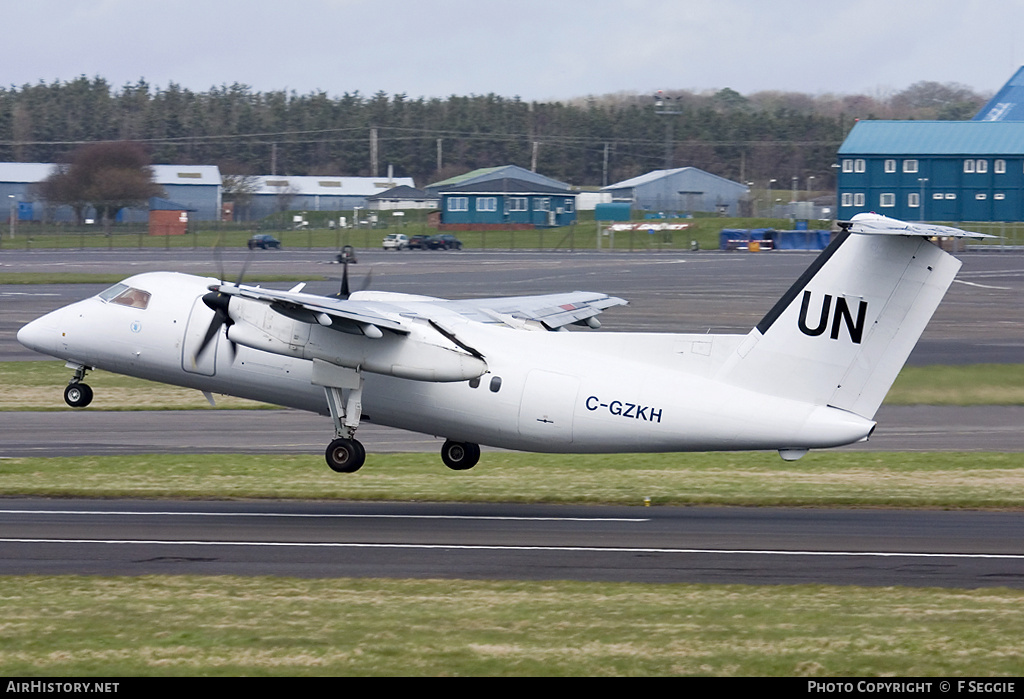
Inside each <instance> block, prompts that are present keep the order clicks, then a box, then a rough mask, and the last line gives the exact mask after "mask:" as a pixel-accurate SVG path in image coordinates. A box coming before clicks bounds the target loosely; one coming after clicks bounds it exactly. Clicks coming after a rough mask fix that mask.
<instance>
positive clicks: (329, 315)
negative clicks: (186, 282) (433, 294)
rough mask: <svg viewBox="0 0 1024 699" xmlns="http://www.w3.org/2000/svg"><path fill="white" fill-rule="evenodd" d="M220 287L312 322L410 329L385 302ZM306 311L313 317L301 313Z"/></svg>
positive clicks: (405, 331)
mask: <svg viewBox="0 0 1024 699" xmlns="http://www.w3.org/2000/svg"><path fill="white" fill-rule="evenodd" d="M219 290H220V291H222V292H224V293H227V294H231V295H233V296H241V297H242V298H247V299H254V300H256V301H263V302H265V303H269V304H270V305H271V307H272V308H273V309H274V310H276V311H278V312H281V313H283V314H285V315H291V316H295V317H299V318H300V319H302V320H308V321H309V322H313V321H314V320H315V322H318V323H320V324H321V325H331V324H332V323H333V321H335V320H341V321H342V322H345V321H349V322H353V323H357V324H359V325H373V326H376V327H378V328H384V329H386V330H391V331H394V332H397V333H403V334H407V333H408V332H409V327H408V324H407V322H406V321H403V319H402V318H401V317H400V316H399V315H398V313H397V312H389V310H388V309H386V308H382V307H381V306H382V304H374V303H363V302H359V301H349V300H348V299H340V298H333V297H331V296H318V295H316V294H304V293H301V292H295V291H277V290H275V289H263V288H261V287H252V286H237V287H233V286H231V285H221V286H220V289H219ZM304 313H305V314H308V315H310V317H309V318H304V317H302V316H303V314H304ZM328 321H329V322H328Z"/></svg>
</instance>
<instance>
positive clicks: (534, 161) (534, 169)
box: [530, 141, 540, 172]
mask: <svg viewBox="0 0 1024 699" xmlns="http://www.w3.org/2000/svg"><path fill="white" fill-rule="evenodd" d="M539 147H540V142H539V141H534V142H533V155H532V156H530V172H537V149H538V148H539Z"/></svg>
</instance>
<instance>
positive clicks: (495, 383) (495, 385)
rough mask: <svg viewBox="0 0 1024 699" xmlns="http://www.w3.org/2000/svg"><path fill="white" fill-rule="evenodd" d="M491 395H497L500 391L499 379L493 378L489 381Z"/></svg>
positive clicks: (497, 377) (498, 377)
mask: <svg viewBox="0 0 1024 699" xmlns="http://www.w3.org/2000/svg"><path fill="white" fill-rule="evenodd" d="M490 388H491V393H497V392H498V391H500V390H501V377H500V376H495V377H493V378H492V379H491V386H490Z"/></svg>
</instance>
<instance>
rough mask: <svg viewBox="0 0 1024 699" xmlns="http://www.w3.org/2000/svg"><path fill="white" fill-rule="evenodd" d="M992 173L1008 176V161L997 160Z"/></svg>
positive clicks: (993, 164)
mask: <svg viewBox="0 0 1024 699" xmlns="http://www.w3.org/2000/svg"><path fill="white" fill-rule="evenodd" d="M992 171H993V172H995V173H996V174H997V175H1005V174H1006V161H1005V160H996V161H994V162H993V163H992Z"/></svg>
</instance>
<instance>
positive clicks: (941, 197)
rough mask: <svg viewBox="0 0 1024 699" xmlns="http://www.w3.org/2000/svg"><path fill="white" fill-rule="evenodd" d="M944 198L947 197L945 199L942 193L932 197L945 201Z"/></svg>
mask: <svg viewBox="0 0 1024 699" xmlns="http://www.w3.org/2000/svg"><path fill="white" fill-rule="evenodd" d="M944 198H945V197H943V195H942V192H936V193H935V194H933V195H932V199H944Z"/></svg>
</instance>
